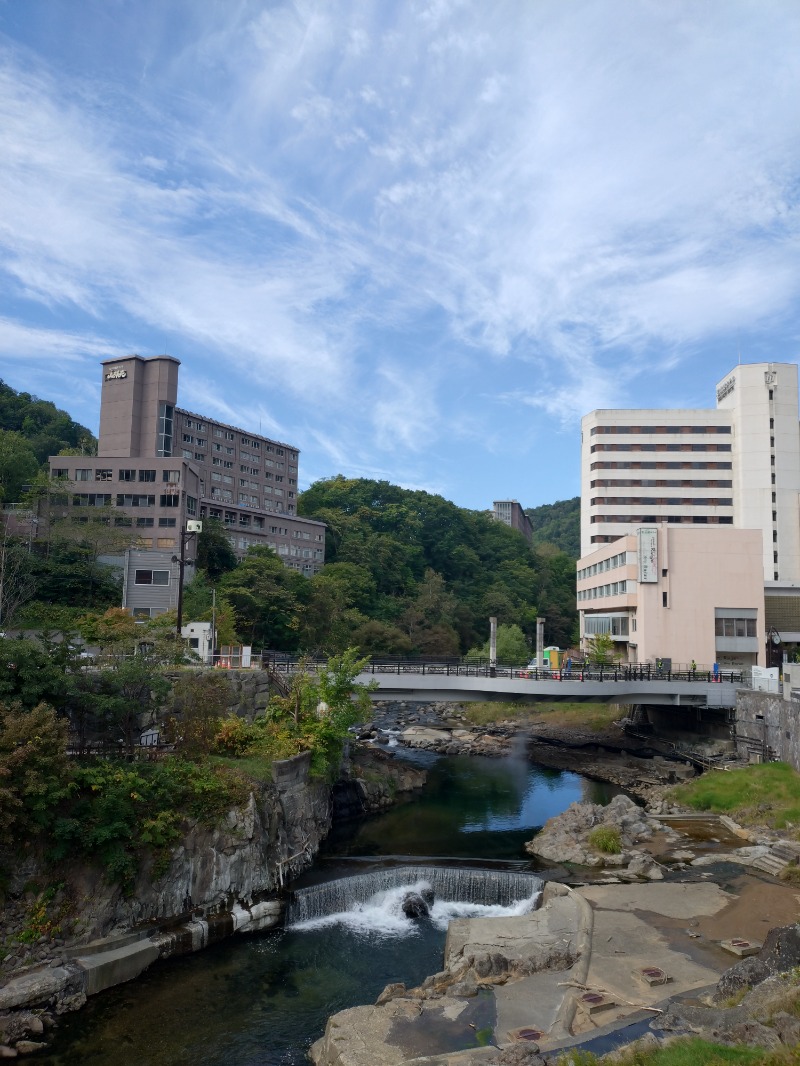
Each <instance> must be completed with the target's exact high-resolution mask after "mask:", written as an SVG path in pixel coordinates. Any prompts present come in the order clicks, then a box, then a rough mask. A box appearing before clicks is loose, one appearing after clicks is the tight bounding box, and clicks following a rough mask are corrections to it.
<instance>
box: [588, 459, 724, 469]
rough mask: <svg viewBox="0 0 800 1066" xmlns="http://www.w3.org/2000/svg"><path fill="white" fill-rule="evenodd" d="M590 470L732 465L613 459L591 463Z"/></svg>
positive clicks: (713, 467)
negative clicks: (617, 460) (628, 461)
mask: <svg viewBox="0 0 800 1066" xmlns="http://www.w3.org/2000/svg"><path fill="white" fill-rule="evenodd" d="M591 469H592V470H733V463H720V462H716V463H715V462H705V463H675V462H669V463H666V462H649V463H638V462H637V463H625V462H623V463H616V462H614V460H613V459H600V460H598V461H597V462H596V463H592V465H591Z"/></svg>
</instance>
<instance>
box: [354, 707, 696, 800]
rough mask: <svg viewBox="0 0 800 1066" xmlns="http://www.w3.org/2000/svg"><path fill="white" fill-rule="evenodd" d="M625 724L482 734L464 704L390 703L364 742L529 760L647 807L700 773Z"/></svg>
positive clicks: (532, 725)
mask: <svg viewBox="0 0 800 1066" xmlns="http://www.w3.org/2000/svg"><path fill="white" fill-rule="evenodd" d="M623 718H624V715H623V713H622V712H620V721H619V723H617V724H615V725H613V726H612V727H611V728H607V729H605V730H603V731H601V732H590V731H588V730H585V729H584V730H581V729H575V728H569V729H567V728H560V727H558V726H553V725H551V724H549V723H548V722H546V721H544V720H537V719H535V718H533V719H531V718H527V717H520V718H505V719H503V718H501V719H499V720H498V721H496V722H493V723H491V725H487V726H484V727H478V726H474V725H471V724H470V722H469V716H468V712H467V709H466V708H465V706H464V705H462V704H454V703H428V704H412V703H405V702H391V703H386V704H378V705H376V709H375V713H374V715H373V720H372V722H371V723H370V724H369V725H368V726H367V727H365V729H364V730H363V731H362V733H361V737H362V739H364V740H368V741H372V742H376V743H380V742H384V743H385V742H386V740H387V738H388V737H394V738H395V739H396V741H397V743H399V744H402V745H404V746H406V747H409V748H417V749H421V750H424V751H431V752H436V753H438V754H440V755H484V756H489V757H491V758H505V757H508V756H509V755H524V756H525V757H527V758H528V759H529V760H530V761H531V762H535V763H538V764H539V765H541V766H548V767H552V768H553V769H556V770H567V771H571V772H573V773H579V774H583V775H584V776H585V777H591V778H594V779H596V780H599V781H608V782H609V783H611V784H614V785H618V786H619V787H620V788H624V789H625V790H626V791H628V792H630V793H632V794H633V795H635V796H638V797H640V798H641V799H643V800H645V801H646V802H648V803H649V802H656V801H658V800H659V799H661V797H662V796H663V794H664V792H665V791H666V789H667V788H668V787H669V785H672V784H675V783H676V782H678V781H682V780H686V779H688V778H691V777H693V776H694V775H695V769H694V767H693V766H692V765H691V764H690V763H689V762H688V761H686V760H682V759H680V758H678V757H676V756H675V754H674V753H673V752H672V751H671V749H670V746H669V745H668V744H659V742H658V741H656V740H652V739H649V740H647V741H645V740H642V739H640V738H637V737H634V736H629V735H627V734H626V733H625V731H624V729H623V727H622V721H623Z"/></svg>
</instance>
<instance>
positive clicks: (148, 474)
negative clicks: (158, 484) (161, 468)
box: [139, 470, 156, 481]
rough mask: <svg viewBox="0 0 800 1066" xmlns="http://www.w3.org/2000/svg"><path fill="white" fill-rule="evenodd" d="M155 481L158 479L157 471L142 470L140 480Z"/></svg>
mask: <svg viewBox="0 0 800 1066" xmlns="http://www.w3.org/2000/svg"><path fill="white" fill-rule="evenodd" d="M155 479H156V472H155V470H140V471H139V480H140V481H155Z"/></svg>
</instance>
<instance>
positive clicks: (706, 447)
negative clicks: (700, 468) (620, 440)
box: [591, 441, 733, 452]
mask: <svg viewBox="0 0 800 1066" xmlns="http://www.w3.org/2000/svg"><path fill="white" fill-rule="evenodd" d="M591 450H592V451H593V452H730V451H732V450H733V446H732V445H731V444H716V443H715V444H640V443H639V442H638V441H632V442H631V443H630V444H628V443H625V444H593V445H592V448H591Z"/></svg>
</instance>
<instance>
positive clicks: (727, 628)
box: [714, 618, 757, 637]
mask: <svg viewBox="0 0 800 1066" xmlns="http://www.w3.org/2000/svg"><path fill="white" fill-rule="evenodd" d="M714 633H715V635H716V636H718V637H755V636H757V633H756V619H755V618H717V619H715V621H714Z"/></svg>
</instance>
